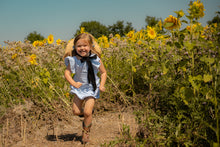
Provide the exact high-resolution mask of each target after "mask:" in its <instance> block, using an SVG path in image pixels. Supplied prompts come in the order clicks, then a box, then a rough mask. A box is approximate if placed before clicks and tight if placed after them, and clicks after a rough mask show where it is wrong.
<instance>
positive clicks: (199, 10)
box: [188, 0, 205, 19]
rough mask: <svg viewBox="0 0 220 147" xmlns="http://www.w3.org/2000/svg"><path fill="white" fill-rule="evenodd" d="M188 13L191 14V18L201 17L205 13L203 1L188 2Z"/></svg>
mask: <svg viewBox="0 0 220 147" xmlns="http://www.w3.org/2000/svg"><path fill="white" fill-rule="evenodd" d="M189 7H190V8H189V9H188V10H189V11H188V12H189V14H190V16H192V18H195V19H199V18H201V17H203V16H204V15H205V14H204V11H205V9H204V5H203V3H201V2H200V0H197V1H195V2H193V3H192V2H191V3H190V4H189Z"/></svg>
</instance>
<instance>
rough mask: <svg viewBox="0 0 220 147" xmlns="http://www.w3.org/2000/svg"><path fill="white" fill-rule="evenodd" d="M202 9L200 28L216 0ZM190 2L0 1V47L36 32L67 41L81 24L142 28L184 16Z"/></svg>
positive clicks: (219, 5) (219, 3) (217, 7)
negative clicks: (121, 23) (151, 19)
mask: <svg viewBox="0 0 220 147" xmlns="http://www.w3.org/2000/svg"><path fill="white" fill-rule="evenodd" d="M201 1H202V2H203V4H204V6H205V9H206V11H205V16H204V17H203V18H202V19H200V22H201V23H202V24H203V25H206V22H207V21H208V20H211V19H212V18H213V17H214V16H216V14H215V12H216V11H220V0H201ZM189 2H190V0H0V44H1V45H4V44H3V41H6V40H9V41H23V40H24V38H25V37H26V36H27V35H28V34H29V33H31V32H33V31H37V32H38V33H40V34H41V35H43V36H44V37H45V38H46V37H47V36H48V35H49V34H53V35H54V39H58V38H60V39H61V40H69V39H71V38H72V37H73V34H74V33H75V32H76V30H77V29H79V26H80V24H81V22H83V21H91V20H95V21H98V22H100V23H102V24H104V25H106V26H108V25H112V24H114V23H116V21H118V20H123V21H124V22H131V23H132V26H133V27H134V28H135V29H136V30H140V29H141V28H143V27H144V26H145V25H146V23H145V18H146V16H154V17H157V18H162V19H163V20H164V19H165V18H166V17H168V16H169V15H174V16H176V15H175V13H174V12H173V11H178V10H181V9H182V10H183V11H184V12H185V13H187V9H188V4H189Z"/></svg>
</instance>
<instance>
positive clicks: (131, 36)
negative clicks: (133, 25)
mask: <svg viewBox="0 0 220 147" xmlns="http://www.w3.org/2000/svg"><path fill="white" fill-rule="evenodd" d="M126 36H127V37H129V38H133V37H134V30H132V31H130V32H128V34H127V35H126Z"/></svg>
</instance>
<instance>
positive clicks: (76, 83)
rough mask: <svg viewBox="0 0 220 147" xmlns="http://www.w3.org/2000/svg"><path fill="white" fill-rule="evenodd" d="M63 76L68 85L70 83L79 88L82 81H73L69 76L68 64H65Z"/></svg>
mask: <svg viewBox="0 0 220 147" xmlns="http://www.w3.org/2000/svg"><path fill="white" fill-rule="evenodd" d="M64 76H65V78H66V80H67V81H68V82H69V83H70V85H72V86H73V87H76V88H79V87H81V86H82V83H80V82H75V81H74V80H73V78H72V77H71V70H70V64H69V65H68V66H67V68H66V70H65V72H64Z"/></svg>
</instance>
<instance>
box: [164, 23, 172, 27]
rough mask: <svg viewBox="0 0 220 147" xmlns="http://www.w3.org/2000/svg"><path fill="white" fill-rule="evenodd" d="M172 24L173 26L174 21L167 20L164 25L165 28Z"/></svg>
mask: <svg viewBox="0 0 220 147" xmlns="http://www.w3.org/2000/svg"><path fill="white" fill-rule="evenodd" d="M171 26H173V23H172V22H166V23H165V24H164V27H165V28H168V27H171Z"/></svg>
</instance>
